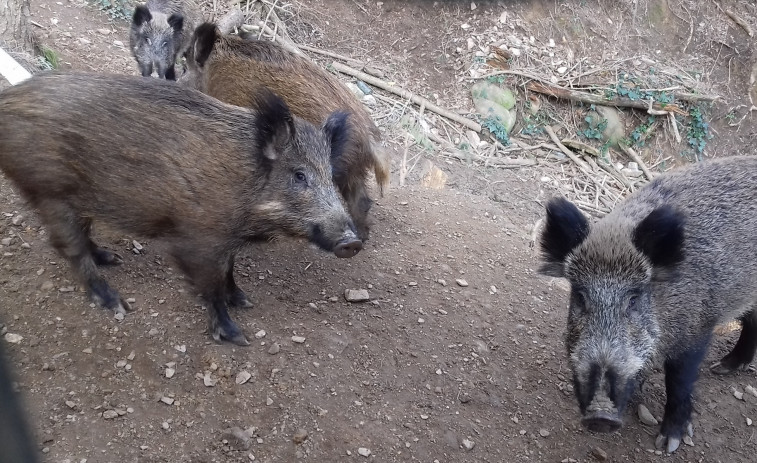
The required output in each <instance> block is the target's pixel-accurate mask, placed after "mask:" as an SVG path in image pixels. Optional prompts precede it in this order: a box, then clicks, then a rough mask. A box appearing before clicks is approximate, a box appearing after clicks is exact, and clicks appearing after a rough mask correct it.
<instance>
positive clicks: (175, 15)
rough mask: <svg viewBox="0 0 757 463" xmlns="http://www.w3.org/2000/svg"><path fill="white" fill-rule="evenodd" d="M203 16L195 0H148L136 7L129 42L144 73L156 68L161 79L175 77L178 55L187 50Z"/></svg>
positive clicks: (145, 75) (140, 69) (147, 75)
mask: <svg viewBox="0 0 757 463" xmlns="http://www.w3.org/2000/svg"><path fill="white" fill-rule="evenodd" d="M201 20H202V17H201V12H200V8H199V7H198V6H197V4H195V2H194V0H147V3H146V4H144V5H138V6H137V7H136V8H134V16H133V18H132V23H131V31H130V33H129V46H130V47H131V52H132V54H133V55H134V58H135V59H136V60H137V64H138V65H139V71H140V72H141V73H142V76H143V77H149V76H151V75H152V72H153V69H154V70H155V71H156V72H157V73H158V77H160V78H161V79H168V80H176V71H175V70H174V64H175V63H176V58H181V56H182V55H183V54H184V52H185V51H186V50H187V47H188V46H189V41H190V39H191V38H192V31H193V30H194V26H196V25H197V23H198V22H200V21H201Z"/></svg>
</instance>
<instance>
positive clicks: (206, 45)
mask: <svg viewBox="0 0 757 463" xmlns="http://www.w3.org/2000/svg"><path fill="white" fill-rule="evenodd" d="M217 38H218V32H217V31H216V25H215V24H213V23H202V24H200V25H199V26H197V29H195V34H194V39H193V40H192V47H193V51H194V53H193V54H194V60H195V62H196V63H197V65H198V66H200V67H202V66H204V65H205V62H206V61H207V60H208V57H209V56H210V52H212V51H213V47H214V46H215V44H216V39H217Z"/></svg>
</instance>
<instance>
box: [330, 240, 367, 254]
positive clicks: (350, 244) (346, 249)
mask: <svg viewBox="0 0 757 463" xmlns="http://www.w3.org/2000/svg"><path fill="white" fill-rule="evenodd" d="M361 249H363V242H362V241H360V240H359V239H350V240H345V241H342V242H340V243H339V244H337V245H336V247H335V248H334V254H336V256H337V257H344V258H347V257H353V256H355V254H357V253H358V252H360V250H361Z"/></svg>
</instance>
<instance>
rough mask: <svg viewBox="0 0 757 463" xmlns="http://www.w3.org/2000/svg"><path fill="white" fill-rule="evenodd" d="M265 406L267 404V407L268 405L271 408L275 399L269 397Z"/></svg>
mask: <svg viewBox="0 0 757 463" xmlns="http://www.w3.org/2000/svg"><path fill="white" fill-rule="evenodd" d="M265 404H266V405H268V406H269V407H270V406H271V405H273V399H272V398H270V397H267V398H266V399H265Z"/></svg>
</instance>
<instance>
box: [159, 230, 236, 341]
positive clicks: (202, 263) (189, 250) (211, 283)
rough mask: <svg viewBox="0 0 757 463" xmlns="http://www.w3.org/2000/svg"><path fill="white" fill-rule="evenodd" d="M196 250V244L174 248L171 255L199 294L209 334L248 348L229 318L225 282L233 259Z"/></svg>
mask: <svg viewBox="0 0 757 463" xmlns="http://www.w3.org/2000/svg"><path fill="white" fill-rule="evenodd" d="M200 248H202V246H201V245H199V244H197V245H192V246H181V247H176V248H174V249H173V250H172V251H171V254H172V255H173V258H174V259H175V260H176V262H177V263H178V264H179V267H180V268H181V270H182V271H183V272H184V273H185V274H186V275H187V276H188V277H189V279H190V280H191V282H192V284H193V285H194V286H195V288H196V289H197V290H198V291H199V292H200V297H201V298H202V301H203V303H204V305H205V307H206V308H207V310H208V318H209V331H210V335H211V336H213V339H215V340H216V341H219V342H220V341H221V340H222V339H225V340H227V341H231V342H233V343H234V344H238V345H240V346H249V345H250V342H249V341H248V340H247V338H246V337H245V336H244V334H243V333H242V330H241V329H240V328H239V326H237V324H236V323H235V322H234V320H232V319H231V317H230V316H229V308H228V300H229V295H228V288H229V283H228V281H227V280H228V277H229V275H230V273H231V272H232V271H233V268H230V267H229V264H230V263H231V262H232V260H233V259H230V258H229V257H224V256H219V255H217V254H213V253H203V252H201V251H198V249H200ZM232 284H233V281H232ZM234 286H236V285H234Z"/></svg>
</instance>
